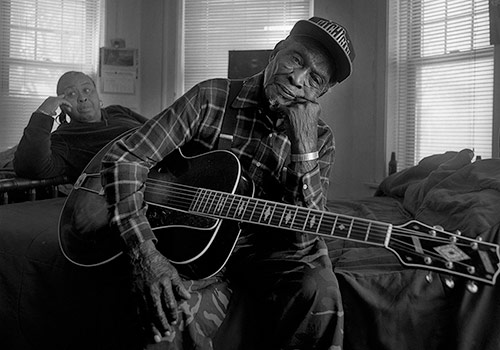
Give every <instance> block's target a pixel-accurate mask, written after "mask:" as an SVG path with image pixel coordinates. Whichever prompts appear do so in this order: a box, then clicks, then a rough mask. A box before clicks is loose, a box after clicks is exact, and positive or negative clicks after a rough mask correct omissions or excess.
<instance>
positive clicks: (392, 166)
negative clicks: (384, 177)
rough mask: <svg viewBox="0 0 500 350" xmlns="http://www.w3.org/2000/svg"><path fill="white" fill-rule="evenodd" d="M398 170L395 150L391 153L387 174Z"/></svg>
mask: <svg viewBox="0 0 500 350" xmlns="http://www.w3.org/2000/svg"><path fill="white" fill-rule="evenodd" d="M397 171H398V162H397V160H396V152H392V153H391V160H390V161H389V175H392V174H394V173H395V172H397Z"/></svg>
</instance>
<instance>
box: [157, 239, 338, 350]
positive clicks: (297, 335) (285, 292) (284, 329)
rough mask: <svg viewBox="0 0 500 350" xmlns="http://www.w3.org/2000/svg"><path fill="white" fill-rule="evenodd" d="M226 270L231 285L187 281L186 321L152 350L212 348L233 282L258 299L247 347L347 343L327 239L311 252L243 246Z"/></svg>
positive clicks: (331, 347) (324, 348)
mask: <svg viewBox="0 0 500 350" xmlns="http://www.w3.org/2000/svg"><path fill="white" fill-rule="evenodd" d="M226 272H227V275H228V276H229V277H230V280H231V288H230V286H229V285H228V283H227V282H224V281H223V280H222V279H219V278H212V279H210V280H203V281H188V282H186V286H187V287H188V289H189V290H190V291H191V293H192V297H191V299H189V300H187V301H183V302H182V303H181V304H180V306H179V312H180V314H181V322H179V324H178V325H177V327H176V331H175V332H174V333H173V334H172V336H171V337H169V338H168V339H164V341H163V342H162V343H160V344H157V345H151V346H149V347H148V350H153V349H154V350H160V349H162V350H166V349H168V350H170V349H200V350H201V349H203V350H211V349H213V337H214V335H215V334H216V332H217V331H218V330H219V327H220V326H221V324H222V321H223V320H224V318H225V317H226V314H227V309H228V303H229V299H230V297H231V294H232V287H234V288H239V289H244V290H246V291H248V292H249V294H250V295H251V296H252V299H253V300H252V310H251V313H252V316H253V317H254V318H255V320H254V322H252V327H255V328H256V329H244V333H246V336H247V337H248V336H250V337H251V339H250V340H251V343H252V344H249V342H246V343H247V344H246V345H245V349H259V350H261V349H262V350H264V349H269V350H271V349H272V350H277V349H307V350H312V349H320V350H340V349H341V348H342V341H343V325H344V318H343V316H344V314H343V309H342V302H341V297H340V291H339V287H338V282H337V279H336V277H335V275H334V273H333V269H332V266H331V262H330V259H329V258H328V255H327V254H326V246H325V245H324V243H323V242H322V241H318V242H317V246H316V247H312V248H309V250H308V251H307V252H302V253H301V252H297V251H296V250H290V251H280V252H279V253H276V254H271V255H268V256H266V257H262V256H257V255H255V254H253V253H249V252H248V251H247V250H246V249H245V248H243V249H240V250H238V251H237V252H236V253H235V254H233V258H232V260H231V264H230V265H229V267H228V269H227V271H226ZM237 328H238V327H237ZM226 329H227V327H226ZM229 329H231V328H229ZM238 329H241V328H238ZM240 333H241V332H239V333H238V332H236V334H231V335H229V337H238V336H240V335H241V334H240ZM260 340H263V342H262V343H260V342H259V341H260ZM269 340H271V341H269ZM227 349H229V348H227ZM231 349H233V347H231ZM217 350H219V349H217ZM220 350H226V349H220Z"/></svg>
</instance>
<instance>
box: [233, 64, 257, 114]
mask: <svg viewBox="0 0 500 350" xmlns="http://www.w3.org/2000/svg"><path fill="white" fill-rule="evenodd" d="M263 84H264V72H260V73H257V74H255V75H254V76H252V77H249V78H247V79H245V80H244V81H243V87H242V88H241V90H240V92H239V93H238V96H236V98H235V99H234V102H233V104H232V107H233V108H248V107H255V106H258V105H261V101H262V99H263V98H262V97H263V95H264V86H263Z"/></svg>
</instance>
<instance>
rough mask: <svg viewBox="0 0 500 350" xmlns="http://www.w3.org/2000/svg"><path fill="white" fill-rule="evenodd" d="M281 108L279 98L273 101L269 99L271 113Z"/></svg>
mask: <svg viewBox="0 0 500 350" xmlns="http://www.w3.org/2000/svg"><path fill="white" fill-rule="evenodd" d="M279 107H280V104H279V102H278V99H277V98H271V99H269V109H270V110H271V111H276V110H277V109H278V108H279Z"/></svg>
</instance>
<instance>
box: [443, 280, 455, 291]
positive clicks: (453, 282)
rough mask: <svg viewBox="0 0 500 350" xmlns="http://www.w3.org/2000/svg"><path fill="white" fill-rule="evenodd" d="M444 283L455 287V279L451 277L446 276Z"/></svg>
mask: <svg viewBox="0 0 500 350" xmlns="http://www.w3.org/2000/svg"><path fill="white" fill-rule="evenodd" d="M444 283H445V284H446V287H448V288H450V289H453V287H455V281H454V280H453V278H451V277H447V278H445V279H444Z"/></svg>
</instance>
